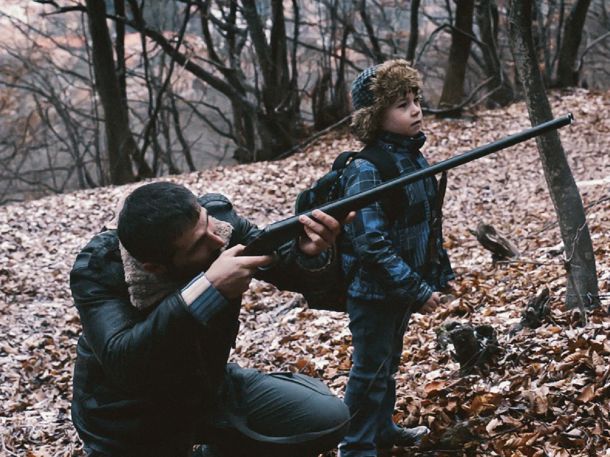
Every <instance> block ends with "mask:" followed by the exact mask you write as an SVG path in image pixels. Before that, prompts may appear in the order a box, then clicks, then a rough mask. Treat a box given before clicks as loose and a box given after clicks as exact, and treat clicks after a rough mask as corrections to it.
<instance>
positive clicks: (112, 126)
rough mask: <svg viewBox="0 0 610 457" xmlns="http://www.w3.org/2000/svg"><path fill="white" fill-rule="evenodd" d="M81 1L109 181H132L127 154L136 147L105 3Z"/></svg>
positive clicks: (91, 0)
mask: <svg viewBox="0 0 610 457" xmlns="http://www.w3.org/2000/svg"><path fill="white" fill-rule="evenodd" d="M85 3H86V7H87V18H88V20H89V33H90V34H91V44H92V46H91V48H92V50H93V69H94V73H95V82H96V88H97V92H98V94H99V96H100V100H101V101H102V106H103V107H104V120H105V122H104V125H105V129H106V143H107V148H108V163H109V169H110V180H111V182H112V184H125V183H129V182H133V181H134V174H133V170H132V169H131V159H130V157H131V156H132V155H134V154H135V153H136V150H137V146H136V143H135V141H134V139H133V136H132V134H131V131H130V130H129V119H128V114H127V107H126V105H125V103H124V99H123V97H122V96H121V88H120V84H119V79H118V77H117V74H116V71H115V64H114V57H113V55H112V41H111V40H110V34H109V32H108V26H107V25H106V7H105V4H104V2H102V1H98V0H86V2H85Z"/></svg>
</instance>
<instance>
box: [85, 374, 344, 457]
mask: <svg viewBox="0 0 610 457" xmlns="http://www.w3.org/2000/svg"><path fill="white" fill-rule="evenodd" d="M348 426H349V411H348V408H347V406H346V405H345V404H344V403H343V402H342V401H341V400H340V399H339V398H338V397H336V396H335V395H333V394H332V393H331V392H330V390H329V389H328V387H326V385H324V383H322V382H321V381H320V380H317V379H315V378H311V377H309V376H304V375H301V374H294V373H288V372H281V373H270V374H264V373H261V372H259V371H257V370H253V369H247V368H241V367H239V366H238V365H236V364H229V365H228V366H227V375H226V379H225V383H224V385H223V388H222V390H221V398H220V401H219V404H218V406H217V407H216V408H215V410H214V411H212V412H209V413H208V414H206V415H205V416H203V417H202V418H201V423H200V424H198V426H197V430H199V431H201V434H200V436H196V437H194V439H193V441H194V442H195V443H206V444H210V445H213V447H214V449H217V450H218V453H219V454H220V456H222V457H246V456H264V457H276V456H277V457H280V456H282V457H284V456H291V457H317V456H318V455H319V454H320V453H322V452H324V451H326V450H329V449H332V448H333V447H335V446H336V445H337V443H338V442H339V441H340V440H341V438H342V437H343V435H345V433H346V432H347V428H348ZM190 448H191V446H188V448H182V449H176V453H175V454H174V455H172V456H158V457H180V456H184V457H187V456H189V455H190V453H191V449H190ZM85 449H86V446H85ZM88 457H110V456H106V455H104V454H100V453H96V452H90V453H89V454H88ZM112 457H114V456H112ZM121 457H123V456H121ZM130 457H132V456H130ZM147 457H157V456H156V455H155V454H147Z"/></svg>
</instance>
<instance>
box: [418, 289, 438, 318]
mask: <svg viewBox="0 0 610 457" xmlns="http://www.w3.org/2000/svg"><path fill="white" fill-rule="evenodd" d="M440 304H441V295H440V294H439V293H438V292H432V295H430V298H428V300H427V301H426V303H424V304H423V306H422V307H421V308H419V310H418V311H417V312H418V313H421V314H426V313H431V312H432V311H434V310H435V309H436V308H438V306H439V305H440Z"/></svg>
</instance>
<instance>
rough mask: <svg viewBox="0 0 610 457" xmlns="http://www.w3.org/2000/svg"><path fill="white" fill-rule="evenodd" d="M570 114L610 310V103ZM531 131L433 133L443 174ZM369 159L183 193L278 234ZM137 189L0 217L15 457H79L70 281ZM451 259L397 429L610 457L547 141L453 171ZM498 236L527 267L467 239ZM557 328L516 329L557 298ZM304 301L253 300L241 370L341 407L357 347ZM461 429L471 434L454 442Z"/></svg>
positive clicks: (603, 405) (259, 293) (257, 170)
mask: <svg viewBox="0 0 610 457" xmlns="http://www.w3.org/2000/svg"><path fill="white" fill-rule="evenodd" d="M551 97H552V102H553V109H554V112H555V114H556V115H562V114H564V113H566V112H567V111H572V112H573V113H574V115H575V117H576V122H575V124H574V125H573V126H570V127H566V128H564V129H562V130H561V138H562V141H563V144H564V147H565V149H566V153H567V155H568V160H569V162H570V165H571V167H572V170H573V173H574V175H575V178H576V181H577V182H578V183H579V187H580V191H581V194H582V197H583V201H584V203H585V205H586V206H588V209H587V219H588V222H589V229H590V231H591V235H592V239H593V243H594V249H595V254H596V260H597V269H598V276H599V283H600V293H601V299H602V303H603V304H604V307H605V308H607V307H608V305H609V304H610V299H609V298H610V297H609V294H610V260H608V257H609V255H610V235H609V233H610V193H609V192H608V190H609V189H610V155H609V153H608V151H610V120H609V118H608V115H607V113H608V112H609V111H610V94H608V93H606V94H595V93H589V92H586V91H576V92H570V93H567V92H566V93H553V94H551ZM528 126H529V121H528V117H527V112H526V109H525V107H524V105H523V104H515V105H512V106H510V107H508V108H507V109H503V110H495V111H480V112H477V113H476V114H475V115H473V117H472V118H471V119H465V120H459V121H452V120H442V121H440V120H434V119H432V118H429V119H426V120H425V131H426V132H427V134H428V141H427V144H426V146H425V147H424V153H425V155H426V156H427V157H428V159H429V161H430V162H436V161H439V160H443V159H446V158H448V157H450V156H451V155H454V154H457V153H460V152H464V151H466V150H468V149H471V148H473V147H475V146H478V145H481V144H484V143H487V142H489V141H493V140H495V139H498V138H500V137H502V136H504V135H507V134H510V133H514V132H516V131H519V130H521V129H523V128H526V127H528ZM357 147H358V145H357V143H356V142H354V141H353V140H351V139H350V137H349V135H346V134H345V133H332V134H330V135H328V136H326V137H324V138H322V139H321V140H319V141H318V142H316V143H315V144H313V145H311V146H309V147H308V148H307V149H306V150H305V151H303V152H301V153H298V154H296V155H294V156H292V157H289V158H287V159H285V160H283V161H280V162H269V163H257V164H252V165H241V166H236V167H226V168H216V169H213V170H206V171H202V172H199V173H193V174H189V175H181V176H175V177H172V178H171V179H172V180H175V181H177V182H181V183H183V184H185V185H187V186H188V187H189V188H191V189H192V190H193V191H194V192H195V193H203V192H222V193H224V194H226V195H227V196H228V197H230V198H231V199H232V200H233V202H234V204H235V206H236V207H237V209H238V210H239V211H240V212H241V213H242V214H244V215H246V216H248V217H251V218H252V219H253V220H254V221H256V222H257V223H259V224H260V225H264V224H267V223H270V222H273V221H275V220H278V219H280V218H282V217H284V216H287V215H289V214H290V212H291V206H292V202H293V201H294V199H295V197H296V194H297V192H298V191H299V190H301V189H303V188H305V187H306V186H307V185H309V184H310V183H311V182H312V181H313V180H314V179H315V178H316V177H318V176H320V175H321V174H323V173H324V172H325V171H326V170H327V169H328V167H329V166H330V163H331V162H332V159H333V158H334V156H335V155H336V154H337V153H338V152H340V151H343V150H347V149H355V148H357ZM128 189H129V188H126V187H118V188H105V189H95V190H91V191H82V192H76V193H72V194H67V195H61V196H56V197H49V198H45V199H41V200H37V201H32V202H28V203H23V204H15V205H8V206H5V207H2V208H0V259H1V263H0V334H1V335H2V338H1V339H0V364H1V366H2V370H1V372H0V404H1V407H0V421H1V425H2V426H1V429H2V440H1V441H0V446H2V447H1V451H0V453H6V454H7V455H14V454H16V455H29V456H39V457H42V456H47V455H57V456H64V455H65V456H68V455H81V450H80V444H79V442H78V439H77V437H76V434H75V432H74V431H73V429H72V427H71V424H70V422H69V399H70V382H71V370H72V363H73V359H74V350H75V344H76V339H77V336H78V333H79V324H78V316H77V314H76V312H75V310H74V308H73V306H72V304H71V300H70V294H69V289H68V273H69V270H70V267H71V263H72V261H73V259H74V256H75V255H76V253H77V252H78V250H79V248H80V247H82V246H83V245H84V243H86V241H87V240H88V239H89V237H90V236H91V235H92V234H93V233H95V232H96V231H97V230H99V229H100V228H101V227H103V226H104V225H105V224H107V223H108V222H109V221H110V219H111V218H112V216H113V212H114V208H115V206H116V203H117V201H118V199H119V198H120V196H121V195H122V194H124V193H125V192H126V191H127V190H128ZM444 214H445V226H444V234H445V238H446V246H447V248H448V250H449V254H450V257H451V260H452V263H453V265H454V267H455V270H456V272H457V274H458V278H457V280H456V281H455V299H454V300H452V301H450V302H449V303H448V304H446V305H445V306H444V307H443V308H442V309H441V310H440V311H438V312H436V313H434V314H432V315H425V316H421V315H415V316H414V318H413V320H412V322H411V324H410V327H409V330H408V331H407V334H406V336H405V350H404V353H403V361H402V364H401V368H400V372H399V374H398V376H397V379H398V386H399V391H398V408H397V415H396V420H398V421H399V422H401V423H404V424H408V425H412V424H416V423H423V424H427V425H429V426H430V427H431V428H432V430H433V432H434V434H433V439H432V444H431V445H433V446H436V447H437V448H447V447H448V446H450V445H452V444H453V445H458V446H460V447H465V448H467V449H471V451H472V453H473V454H474V455H503V456H504V455H506V456H509V455H528V456H531V455H550V456H564V455H565V456H567V455H610V434H609V432H608V430H609V425H610V418H609V412H608V403H609V398H610V368H609V366H610V337H609V330H610V319H609V318H608V317H607V316H606V315H604V314H603V313H602V312H599V311H598V312H595V313H593V314H592V315H590V316H589V321H588V323H587V325H586V326H584V327H583V326H579V325H578V322H579V321H578V316H574V315H573V313H571V312H568V311H566V310H565V309H564V307H563V304H562V303H563V294H564V293H565V277H564V276H565V275H564V270H563V266H562V261H561V259H562V257H561V255H557V246H558V244H559V243H560V242H561V239H560V237H559V232H558V229H557V226H556V224H555V223H554V222H555V219H556V218H555V213H554V210H553V207H552V204H551V201H550V198H549V196H548V192H547V190H546V184H545V181H544V176H543V173H542V168H541V164H540V161H539V159H538V153H537V150H536V147H535V143H534V141H530V142H528V143H526V144H521V145H519V146H515V147H513V148H511V149H509V150H506V151H503V152H501V153H499V154H496V155H494V156H491V157H487V158H484V159H481V160H479V161H477V162H475V163H471V164H468V165H465V166H464V167H462V168H460V169H459V170H455V171H453V172H452V173H450V180H449V186H448V191H447V197H446V200H445V208H444ZM479 222H485V223H489V224H492V225H493V226H494V227H495V228H496V229H498V230H499V231H500V232H501V233H502V234H504V235H506V236H507V237H508V238H509V239H511V240H512V241H513V242H515V243H516V245H517V247H518V248H519V250H520V251H521V253H522V256H521V258H520V259H518V260H516V261H514V262H510V263H502V264H496V265H492V262H491V256H490V254H489V253H488V252H487V251H485V250H484V249H483V248H482V247H481V246H480V245H479V243H478V242H477V241H476V239H475V238H474V237H473V235H472V234H471V233H470V232H469V231H468V229H474V228H476V226H477V224H478V223H479ZM544 286H546V287H548V288H549V290H550V295H551V301H550V306H551V315H550V318H549V319H548V320H547V321H545V323H544V324H543V325H542V326H541V327H539V328H537V329H535V330H531V329H524V330H521V331H519V332H517V333H516V334H514V335H511V334H510V333H509V329H510V328H511V326H512V325H514V324H515V323H516V322H518V321H519V319H520V313H521V310H522V309H523V307H524V306H525V305H526V304H527V303H528V301H529V300H530V299H531V298H533V296H535V295H536V293H537V292H538V291H539V290H540V289H541V288H542V287H544ZM300 306H301V299H300V297H299V296H297V295H294V294H289V293H281V292H278V291H276V290H274V289H273V288H272V287H270V286H268V285H266V284H264V283H260V282H256V283H254V284H253V286H252V288H251V290H250V291H249V292H248V293H247V294H246V296H245V300H244V307H243V312H242V316H241V317H242V323H243V324H242V332H241V334H240V337H239V339H238V341H237V348H236V350H235V353H234V354H233V359H234V360H235V361H238V362H240V363H241V364H243V365H246V366H251V367H257V368H261V369H265V370H277V369H286V370H293V371H294V370H300V371H303V372H305V373H309V374H312V375H314V376H319V377H321V378H323V379H325V380H326V381H327V382H328V384H329V385H330V386H331V387H332V388H333V389H334V390H335V391H336V392H337V393H338V394H340V395H342V392H343V389H344V386H345V381H346V380H347V374H348V371H349V366H350V362H349V354H350V345H349V343H350V336H349V331H348V330H347V321H346V319H345V317H344V316H342V315H338V314H334V313H326V312H316V311H310V310H306V309H303V308H301V307H300ZM448 320H456V321H459V322H462V323H472V324H473V325H477V324H487V325H491V326H493V328H494V329H495V331H496V334H497V337H498V342H499V345H500V346H501V348H502V353H501V355H500V357H499V358H498V360H497V361H496V362H495V363H494V364H492V365H491V367H490V369H489V370H488V372H487V373H485V374H480V373H475V374H471V375H468V376H461V375H460V371H459V365H458V364H457V363H455V362H453V360H452V359H451V356H450V353H449V352H450V351H449V349H450V348H445V349H443V348H442V347H441V346H440V345H439V344H438V343H437V334H436V331H437V329H438V328H439V326H440V325H441V324H442V323H443V322H445V321H448ZM447 430H451V431H452V432H455V431H456V430H457V432H455V433H451V434H448V433H446V431H447Z"/></svg>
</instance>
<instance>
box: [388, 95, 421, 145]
mask: <svg viewBox="0 0 610 457" xmlns="http://www.w3.org/2000/svg"><path fill="white" fill-rule="evenodd" d="M421 126H422V112H421V107H420V106H419V97H418V96H416V95H414V94H413V93H412V92H409V93H408V94H406V95H405V97H404V98H400V99H398V100H397V101H396V102H395V103H394V104H393V105H391V106H390V107H389V108H387V109H386V110H385V112H384V115H383V119H382V122H381V128H382V129H383V130H386V131H388V132H392V133H398V134H400V135H406V136H415V135H417V134H418V133H419V132H420V130H421Z"/></svg>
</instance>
